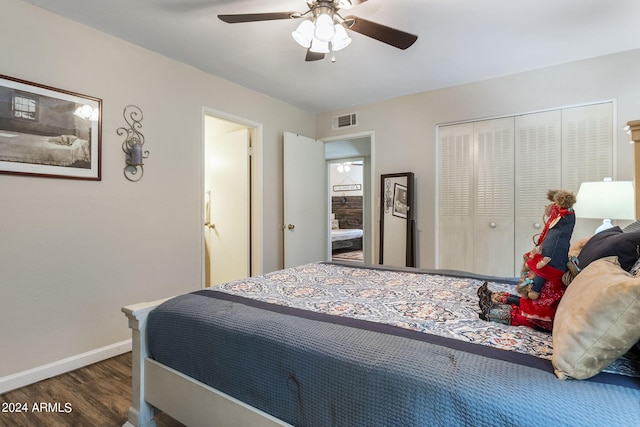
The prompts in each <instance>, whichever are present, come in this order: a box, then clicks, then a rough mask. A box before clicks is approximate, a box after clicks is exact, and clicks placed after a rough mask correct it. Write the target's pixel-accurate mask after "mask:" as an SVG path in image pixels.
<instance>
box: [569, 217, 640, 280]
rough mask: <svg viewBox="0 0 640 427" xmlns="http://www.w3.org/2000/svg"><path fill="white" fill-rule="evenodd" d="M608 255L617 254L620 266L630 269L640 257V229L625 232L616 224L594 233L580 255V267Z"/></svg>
mask: <svg viewBox="0 0 640 427" xmlns="http://www.w3.org/2000/svg"><path fill="white" fill-rule="evenodd" d="M608 256H617V257H618V262H620V266H621V267H622V268H623V269H624V270H626V271H629V270H630V269H631V267H633V264H635V262H636V260H637V259H638V258H639V257H640V231H632V232H628V233H623V232H622V230H621V229H620V227H617V226H616V227H613V228H609V229H607V230H604V231H601V232H599V233H597V234H594V236H593V237H592V238H591V239H589V241H588V242H587V244H586V245H584V248H582V251H580V255H578V262H579V266H580V269H584V268H585V267H586V266H587V265H589V264H590V263H592V262H593V261H595V260H597V259H600V258H604V257H608Z"/></svg>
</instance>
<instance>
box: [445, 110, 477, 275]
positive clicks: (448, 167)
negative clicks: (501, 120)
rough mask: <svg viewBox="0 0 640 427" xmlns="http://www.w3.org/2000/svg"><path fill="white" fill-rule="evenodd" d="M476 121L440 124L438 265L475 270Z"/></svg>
mask: <svg viewBox="0 0 640 427" xmlns="http://www.w3.org/2000/svg"><path fill="white" fill-rule="evenodd" d="M473 147H474V143H473V124H472V123H465V124H461V125H450V126H441V127H439V128H438V158H439V161H438V166H439V171H438V209H439V212H438V222H439V223H438V262H437V265H438V267H439V268H448V269H456V270H464V271H472V270H473V265H474V264H473V248H474V244H473V200H474V188H473Z"/></svg>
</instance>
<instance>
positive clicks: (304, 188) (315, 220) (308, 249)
mask: <svg viewBox="0 0 640 427" xmlns="http://www.w3.org/2000/svg"><path fill="white" fill-rule="evenodd" d="M283 152H284V161H283V164H284V170H283V180H284V189H283V190H284V222H283V224H284V227H283V233H284V267H285V268H289V267H295V266H297V265H302V264H306V263H309V262H315V261H324V260H325V258H326V256H327V255H326V254H327V237H326V236H327V233H328V221H326V218H327V215H326V212H327V209H328V207H327V198H328V195H327V194H326V191H325V189H326V182H327V178H326V168H325V160H324V157H325V156H324V143H323V142H322V141H317V140H315V139H312V138H308V137H305V136H300V135H296V134H293V133H290V132H285V133H284V149H283Z"/></svg>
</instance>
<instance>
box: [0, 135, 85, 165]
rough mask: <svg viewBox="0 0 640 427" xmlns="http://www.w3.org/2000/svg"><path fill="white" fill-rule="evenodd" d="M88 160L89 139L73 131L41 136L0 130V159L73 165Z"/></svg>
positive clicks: (4, 160)
mask: <svg viewBox="0 0 640 427" xmlns="http://www.w3.org/2000/svg"><path fill="white" fill-rule="evenodd" d="M90 160H91V149H90V146H89V141H87V140H85V139H81V138H78V137H76V136H74V135H54V136H40V135H32V134H28V133H21V132H8V131H3V130H0V161H1V162H20V163H33V164H40V165H50V166H74V165H77V164H86V163H88V162H90Z"/></svg>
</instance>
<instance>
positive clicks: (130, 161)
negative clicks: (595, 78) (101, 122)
mask: <svg viewBox="0 0 640 427" xmlns="http://www.w3.org/2000/svg"><path fill="white" fill-rule="evenodd" d="M122 115H123V116H124V120H125V122H127V125H129V127H128V128H127V127H124V126H123V127H120V128H118V130H117V132H118V135H126V137H125V139H124V142H123V143H122V151H124V153H125V154H126V155H127V158H126V163H127V165H126V166H125V167H124V177H125V178H127V179H128V180H129V181H132V182H137V181H140V180H141V179H142V175H143V173H144V169H143V167H142V166H143V163H142V160H143V159H146V158H148V157H149V151H147V150H144V151H143V150H142V146H143V145H144V135H143V134H142V133H141V132H140V131H139V130H138V129H140V128H142V117H143V114H142V110H141V109H140V108H139V107H137V106H135V105H127V106H126V107H124V111H123V112H122ZM138 168H140V170H139V171H138ZM138 173H139V175H138Z"/></svg>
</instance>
